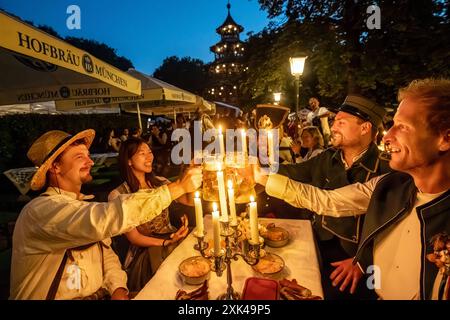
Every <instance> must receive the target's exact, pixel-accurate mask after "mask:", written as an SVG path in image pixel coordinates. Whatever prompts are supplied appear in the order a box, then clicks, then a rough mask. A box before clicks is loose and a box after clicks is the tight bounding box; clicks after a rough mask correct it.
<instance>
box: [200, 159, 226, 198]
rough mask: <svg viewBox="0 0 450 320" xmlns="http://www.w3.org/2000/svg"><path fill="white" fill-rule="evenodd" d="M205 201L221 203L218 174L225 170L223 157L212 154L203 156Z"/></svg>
mask: <svg viewBox="0 0 450 320" xmlns="http://www.w3.org/2000/svg"><path fill="white" fill-rule="evenodd" d="M202 169H203V192H202V194H203V200H205V201H215V202H218V201H219V185H218V183H217V172H218V171H223V170H224V169H225V164H224V162H223V156H222V155H220V154H211V155H204V156H203V168H202Z"/></svg>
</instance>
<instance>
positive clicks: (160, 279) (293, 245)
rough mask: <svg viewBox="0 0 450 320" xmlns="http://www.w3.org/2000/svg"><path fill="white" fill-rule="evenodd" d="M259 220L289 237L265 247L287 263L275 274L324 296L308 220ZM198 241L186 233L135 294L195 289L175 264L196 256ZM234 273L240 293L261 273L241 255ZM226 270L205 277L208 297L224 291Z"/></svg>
mask: <svg viewBox="0 0 450 320" xmlns="http://www.w3.org/2000/svg"><path fill="white" fill-rule="evenodd" d="M260 221H261V222H262V223H268V222H274V223H275V224H276V226H279V227H282V228H285V229H287V230H288V231H289V234H290V241H289V243H288V244H287V245H286V246H284V247H282V248H270V247H267V246H266V248H265V250H266V251H267V252H273V253H276V254H277V255H279V256H281V257H282V258H283V259H284V261H285V263H286V266H285V268H284V269H283V271H282V272H280V273H279V274H278V275H277V276H276V277H275V278H273V279H276V280H280V279H282V278H287V279H293V278H295V279H297V281H298V283H299V284H301V285H302V286H304V287H307V288H309V289H310V290H311V291H312V294H313V295H318V296H321V297H323V291H322V285H321V281H320V269H319V264H318V259H317V252H316V248H315V245H314V239H313V233H312V228H311V223H310V221H308V220H290V219H260ZM205 230H206V231H207V233H208V234H207V235H206V240H208V239H210V238H211V237H212V228H211V216H210V215H207V216H206V217H205ZM195 243H197V240H196V238H195V237H194V236H193V234H192V233H191V234H189V235H188V236H187V237H186V239H185V240H184V241H183V242H182V243H180V245H179V246H178V247H177V248H176V249H175V250H174V251H173V252H172V253H171V254H170V255H169V256H168V257H167V258H166V260H164V262H163V263H162V264H161V266H160V267H159V269H158V271H157V272H156V274H155V275H154V276H153V278H152V279H150V281H149V282H148V283H147V285H146V286H145V287H144V288H143V289H142V290H141V291H140V292H139V294H138V295H137V296H136V297H135V299H138V300H173V299H175V295H176V293H177V291H178V289H183V290H185V291H187V292H189V291H192V290H195V289H197V288H198V287H199V286H192V285H187V284H185V283H184V282H183V281H182V279H181V278H180V276H179V275H178V266H179V264H180V262H181V261H183V260H184V259H186V258H189V257H192V256H197V255H199V252H198V251H196V250H194V244H195ZM231 270H232V276H233V288H234V289H235V290H236V291H237V292H239V293H242V290H243V288H244V284H245V280H246V279H247V278H249V277H261V276H260V275H258V274H257V273H255V271H254V270H253V269H252V267H251V266H249V265H248V264H247V263H245V261H243V259H242V258H241V257H239V259H238V261H232V262H231ZM226 279H227V276H226V270H225V271H224V272H223V274H222V276H221V277H217V275H216V274H215V273H214V272H211V274H210V279H209V281H208V287H209V298H210V299H216V298H217V297H218V296H219V295H221V294H223V293H225V292H226V287H227V281H226Z"/></svg>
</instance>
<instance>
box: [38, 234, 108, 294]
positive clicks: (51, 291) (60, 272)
mask: <svg viewBox="0 0 450 320" xmlns="http://www.w3.org/2000/svg"><path fill="white" fill-rule="evenodd" d="M94 245H98V246H99V249H100V255H101V261H102V278H103V275H104V274H105V265H104V259H103V246H105V247H107V246H106V245H105V244H104V243H103V242H102V241H99V242H95V243H90V244H87V245H84V246H80V247H76V248H71V249H67V250H66V251H65V252H64V257H63V259H62V261H61V264H60V265H59V268H58V271H57V272H56V274H55V277H54V278H53V281H52V284H51V285H50V288H49V290H48V293H47V297H46V300H54V299H55V297H56V292H57V291H58V288H59V284H60V283H61V278H62V275H63V272H64V268H65V266H66V263H67V259H68V258H69V257H70V258H71V260H74V258H73V256H72V251H82V250H86V249H88V248H90V247H92V246H94Z"/></svg>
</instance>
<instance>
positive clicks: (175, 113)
mask: <svg viewBox="0 0 450 320" xmlns="http://www.w3.org/2000/svg"><path fill="white" fill-rule="evenodd" d="M173 120H175V123H176V121H177V112H176V111H175V107H173Z"/></svg>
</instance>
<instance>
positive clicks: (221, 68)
mask: <svg viewBox="0 0 450 320" xmlns="http://www.w3.org/2000/svg"><path fill="white" fill-rule="evenodd" d="M227 8H228V15H227V18H226V19H225V21H224V22H223V23H222V25H221V26H219V27H218V28H217V29H216V32H217V33H218V34H219V35H220V37H221V39H220V41H219V42H218V43H216V44H215V45H213V46H211V47H210V50H211V52H213V53H214V55H215V59H214V61H213V62H212V63H211V65H210V69H209V72H210V73H211V82H210V86H209V88H208V96H209V98H210V99H211V100H215V101H221V102H225V103H229V104H237V101H238V98H239V92H238V85H237V79H238V76H239V74H240V73H241V72H244V71H245V70H244V68H245V67H244V66H243V64H242V62H241V61H242V57H243V55H244V50H245V48H244V42H242V41H241V40H240V39H239V34H240V33H241V32H242V31H244V28H243V27H242V26H241V25H239V24H237V23H236V22H235V21H234V19H233V18H232V17H231V14H230V8H231V5H230V1H228V4H227Z"/></svg>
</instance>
